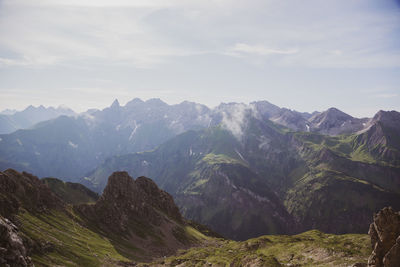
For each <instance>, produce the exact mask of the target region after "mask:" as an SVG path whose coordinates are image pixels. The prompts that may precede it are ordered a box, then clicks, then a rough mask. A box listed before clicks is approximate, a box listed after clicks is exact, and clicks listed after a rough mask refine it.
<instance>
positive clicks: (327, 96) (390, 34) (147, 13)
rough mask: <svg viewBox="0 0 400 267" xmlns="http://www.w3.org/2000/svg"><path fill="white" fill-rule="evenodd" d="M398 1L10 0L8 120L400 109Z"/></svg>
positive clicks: (3, 78)
mask: <svg viewBox="0 0 400 267" xmlns="http://www.w3.org/2000/svg"><path fill="white" fill-rule="evenodd" d="M399 2H400V1H395V0H379V1H376V0H325V1H321V0H304V1H298V0H287V1H283V0H242V1H239V0H208V1H204V0H137V1H135V0H131V1H129V0H64V1H62V0H35V1H32V0H0V110H2V109H5V108H16V109H23V108H24V107H26V106H27V105H29V104H34V105H39V104H44V105H45V106H50V105H51V106H58V105H60V104H65V105H67V106H70V107H71V108H73V109H75V110H77V111H83V110H86V109H87V108H93V107H97V108H103V107H105V106H108V105H110V104H111V102H112V101H113V99H115V98H118V99H119V100H120V103H121V104H124V103H125V102H127V101H128V100H130V99H132V98H134V97H139V98H142V99H149V98H161V99H162V100H164V101H166V102H167V103H171V104H173V103H179V102H181V101H183V100H190V101H196V102H200V103H204V104H206V105H209V106H210V107H213V106H216V105H218V104H219V103H220V102H232V101H234V102H244V103H247V102H250V101H254V100H268V101H270V102H271V103H274V104H276V105H279V106H283V107H288V108H291V109H296V110H299V111H314V110H325V109H327V108H329V107H331V106H335V107H337V108H339V109H342V110H343V111H345V112H347V113H349V114H351V115H353V116H372V115H373V114H374V113H375V112H376V111H377V110H379V109H384V110H391V109H395V110H400V3H399Z"/></svg>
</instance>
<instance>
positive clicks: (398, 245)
mask: <svg viewBox="0 0 400 267" xmlns="http://www.w3.org/2000/svg"><path fill="white" fill-rule="evenodd" d="M368 234H369V235H370V237H371V245H372V249H373V251H372V254H371V256H370V257H369V259H368V266H370V267H399V266H400V212H395V211H394V210H393V209H392V208H390V207H389V208H383V209H382V210H381V211H379V212H378V213H377V214H375V215H374V221H373V223H372V224H371V225H370V228H369V231H368Z"/></svg>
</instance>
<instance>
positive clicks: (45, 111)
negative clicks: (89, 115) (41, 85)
mask: <svg viewBox="0 0 400 267" xmlns="http://www.w3.org/2000/svg"><path fill="white" fill-rule="evenodd" d="M61 115H66V116H73V115H75V112H74V111H73V110H71V109H69V108H67V107H62V106H60V107H58V108H53V107H48V108H45V107H44V106H39V107H34V106H29V107H27V108H26V109H24V110H23V111H16V110H10V109H6V110H3V111H2V112H1V113H0V134H8V133H12V132H14V131H16V130H19V129H28V128H30V127H32V126H33V125H35V124H36V123H38V122H41V121H46V120H50V119H54V118H57V117H58V116H61Z"/></svg>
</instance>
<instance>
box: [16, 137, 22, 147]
mask: <svg viewBox="0 0 400 267" xmlns="http://www.w3.org/2000/svg"><path fill="white" fill-rule="evenodd" d="M16 141H17V143H18V145H20V146H22V142H21V140H19V138H17V140H16Z"/></svg>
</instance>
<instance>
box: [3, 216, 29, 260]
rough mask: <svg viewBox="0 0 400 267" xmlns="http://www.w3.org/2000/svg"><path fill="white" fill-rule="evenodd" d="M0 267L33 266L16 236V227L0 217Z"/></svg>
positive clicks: (19, 238) (17, 235)
mask: <svg viewBox="0 0 400 267" xmlns="http://www.w3.org/2000/svg"><path fill="white" fill-rule="evenodd" d="M0 266H5V267H13V266H15V267H17V266H18V267H26V266H34V265H33V263H32V261H31V258H30V257H28V256H27V249H26V248H25V246H24V243H23V241H22V238H21V237H20V236H19V234H18V227H17V226H15V225H14V224H13V223H12V222H10V221H9V220H8V219H6V218H3V217H1V216H0Z"/></svg>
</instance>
